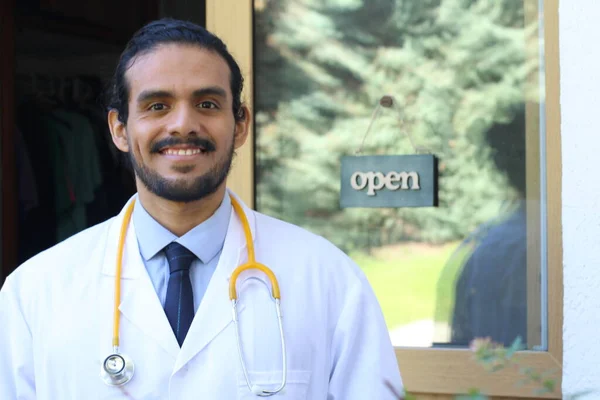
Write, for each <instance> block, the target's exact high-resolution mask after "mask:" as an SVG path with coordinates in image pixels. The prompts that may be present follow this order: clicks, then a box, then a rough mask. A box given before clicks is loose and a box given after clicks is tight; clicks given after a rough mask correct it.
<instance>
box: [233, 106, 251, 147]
mask: <svg viewBox="0 0 600 400" xmlns="http://www.w3.org/2000/svg"><path fill="white" fill-rule="evenodd" d="M240 113H241V114H242V118H240V119H239V120H238V121H236V123H235V132H234V137H233V145H234V147H235V148H236V149H238V148H240V147H242V145H243V144H244V143H246V139H248V133H249V131H250V120H251V118H250V110H249V109H248V107H246V106H245V105H242V107H241V108H240Z"/></svg>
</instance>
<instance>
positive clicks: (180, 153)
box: [165, 149, 202, 156]
mask: <svg viewBox="0 0 600 400" xmlns="http://www.w3.org/2000/svg"><path fill="white" fill-rule="evenodd" d="M200 153H202V150H200V149H180V150H177V149H168V150H166V151H165V154H167V155H170V156H193V155H195V154H200Z"/></svg>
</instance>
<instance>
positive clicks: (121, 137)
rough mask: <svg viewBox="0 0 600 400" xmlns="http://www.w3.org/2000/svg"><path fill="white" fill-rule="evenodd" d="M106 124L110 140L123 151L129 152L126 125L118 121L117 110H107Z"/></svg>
mask: <svg viewBox="0 0 600 400" xmlns="http://www.w3.org/2000/svg"><path fill="white" fill-rule="evenodd" d="M108 126H109V128H110V135H111V136H112V141H113V143H114V144H115V146H117V149H119V150H121V151H122V152H124V153H127V152H129V143H128V142H127V127H126V126H125V124H124V123H123V122H121V121H119V112H118V111H117V110H114V109H113V110H110V111H109V112H108Z"/></svg>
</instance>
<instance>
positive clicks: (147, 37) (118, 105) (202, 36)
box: [108, 18, 244, 124]
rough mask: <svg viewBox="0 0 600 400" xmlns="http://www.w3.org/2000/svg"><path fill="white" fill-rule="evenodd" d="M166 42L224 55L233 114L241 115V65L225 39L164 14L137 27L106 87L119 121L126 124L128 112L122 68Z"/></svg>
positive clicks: (126, 86)
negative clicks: (187, 45)
mask: <svg viewBox="0 0 600 400" xmlns="http://www.w3.org/2000/svg"><path fill="white" fill-rule="evenodd" d="M169 43H179V44H189V45H194V46H198V47H200V48H201V49H206V50H210V51H214V52H216V53H217V54H219V55H220V56H221V57H223V59H224V60H225V61H226V62H227V65H228V66H229V70H230V84H231V94H232V96H233V115H234V118H235V120H236V121H240V120H241V119H243V118H244V110H243V108H242V101H241V96H242V89H243V86H244V78H243V77H242V72H241V71H240V67H239V66H238V64H237V62H236V61H235V59H234V58H233V56H232V55H231V54H230V53H229V50H228V49H227V46H226V45H225V43H223V41H222V40H221V39H219V38H218V37H217V36H216V35H214V34H212V33H211V32H209V31H207V30H206V29H204V28H203V27H201V26H199V25H196V24H194V23H192V22H188V21H181V20H176V19H172V18H163V19H160V20H157V21H153V22H150V23H148V24H147V25H145V26H143V27H142V28H141V29H139V30H138V31H137V32H136V33H135V34H134V35H133V37H132V38H131V39H130V40H129V42H128V43H127V46H126V47H125V50H124V51H123V53H121V57H120V58H119V63H118V64H117V68H116V70H115V74H114V76H113V79H112V82H111V85H110V88H109V91H108V109H109V110H116V111H117V112H118V113H119V121H121V122H122V123H124V124H126V123H127V118H128V116H129V106H128V105H129V92H130V89H131V88H130V86H129V84H128V82H127V80H126V79H125V72H126V71H127V69H129V68H130V67H131V65H132V64H133V62H134V61H135V58H136V57H138V56H141V55H144V54H147V53H149V52H151V51H152V50H154V49H155V48H156V47H157V46H159V45H161V44H169Z"/></svg>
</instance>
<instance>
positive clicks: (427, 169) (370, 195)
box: [340, 154, 438, 208]
mask: <svg viewBox="0 0 600 400" xmlns="http://www.w3.org/2000/svg"><path fill="white" fill-rule="evenodd" d="M437 170H438V169H437V159H436V158H435V156H433V155H431V154H414V155H413V154H411V155H384V156H346V157H342V171H341V192H340V195H341V196H340V206H341V207H342V208H348V207H391V208H399V207H435V206H437V183H438V182H437Z"/></svg>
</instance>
